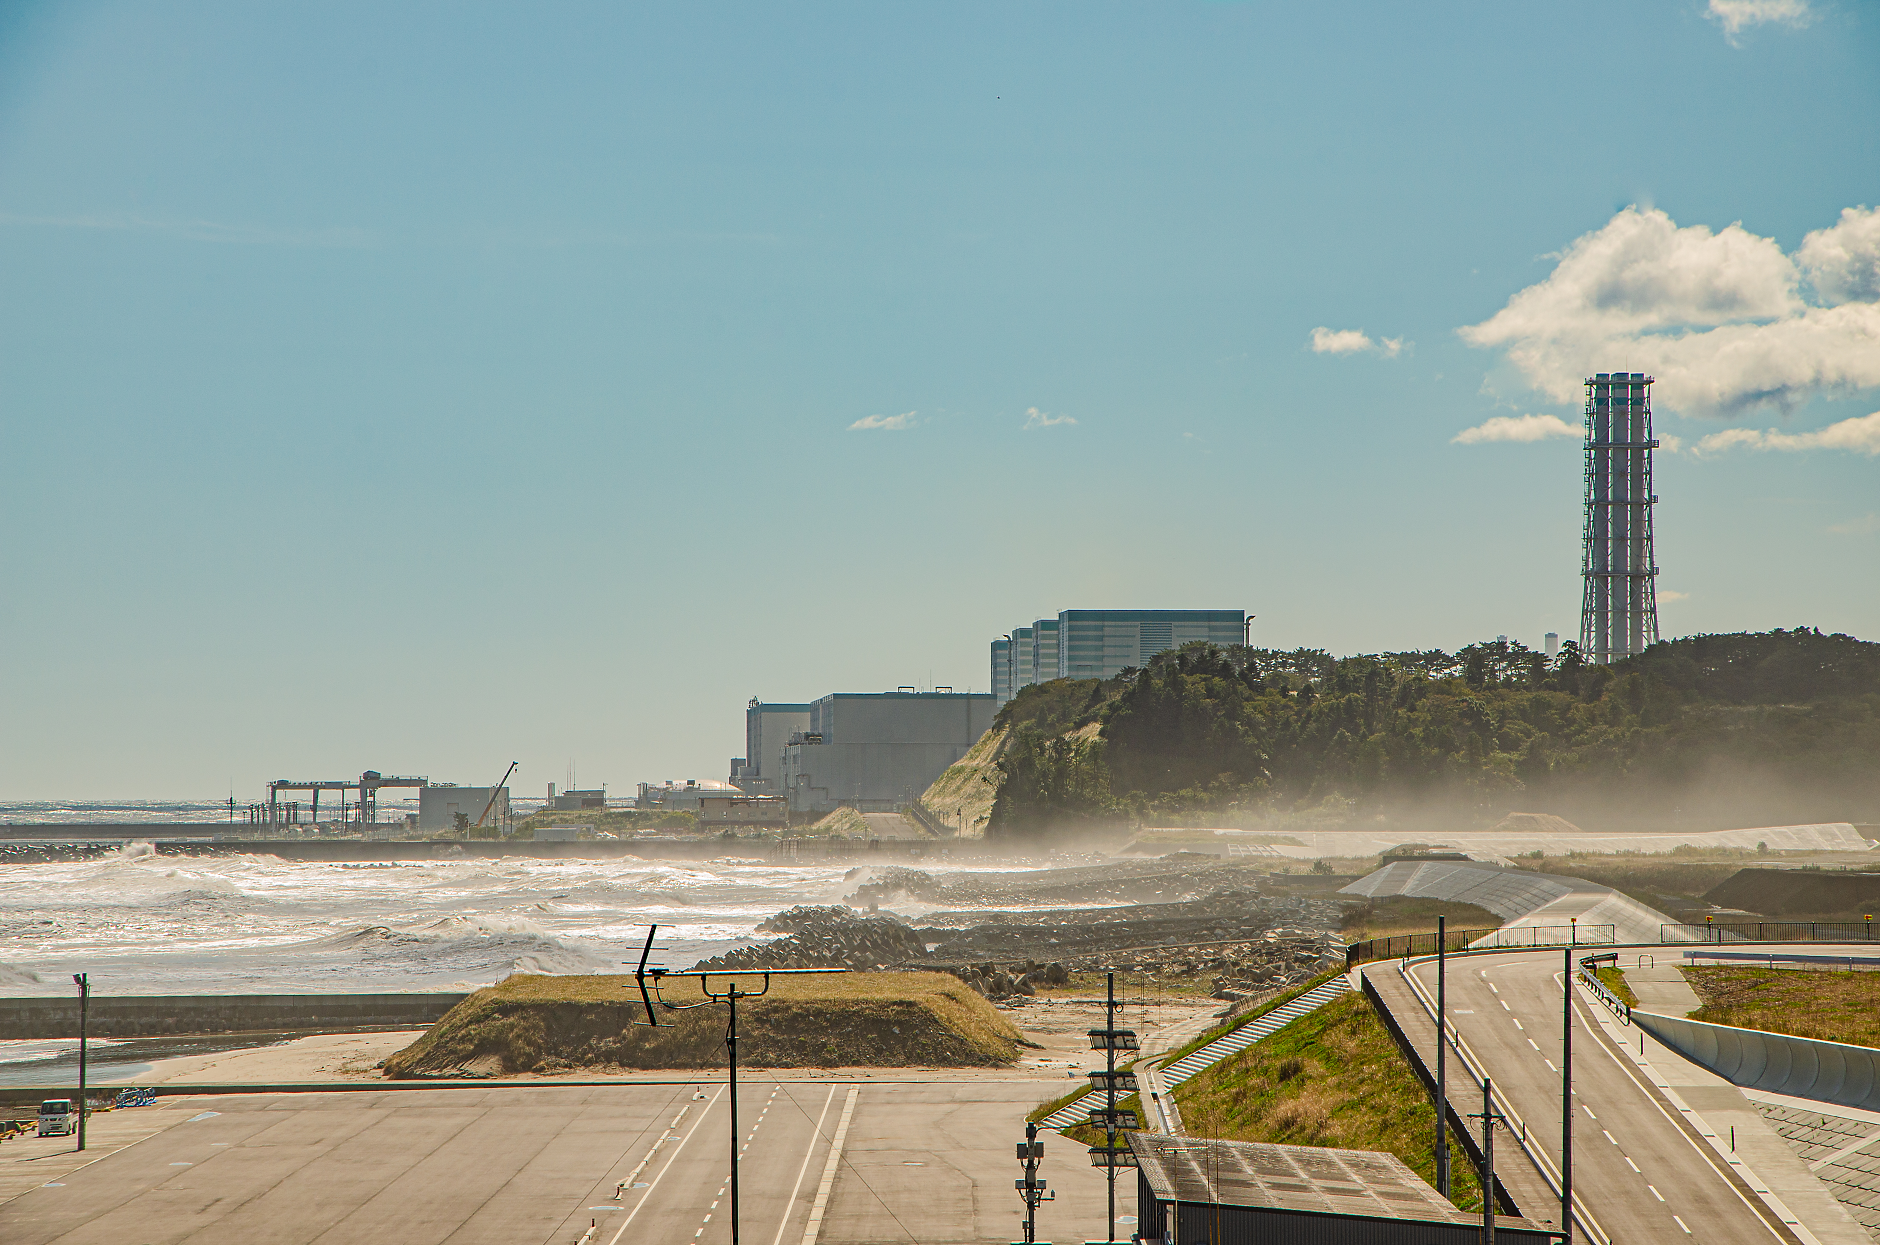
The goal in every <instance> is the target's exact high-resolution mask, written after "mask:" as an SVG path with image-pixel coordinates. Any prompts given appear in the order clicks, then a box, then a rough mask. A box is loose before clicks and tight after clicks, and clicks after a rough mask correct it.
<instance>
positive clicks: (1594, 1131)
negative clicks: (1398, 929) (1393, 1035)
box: [1411, 948, 1800, 1245]
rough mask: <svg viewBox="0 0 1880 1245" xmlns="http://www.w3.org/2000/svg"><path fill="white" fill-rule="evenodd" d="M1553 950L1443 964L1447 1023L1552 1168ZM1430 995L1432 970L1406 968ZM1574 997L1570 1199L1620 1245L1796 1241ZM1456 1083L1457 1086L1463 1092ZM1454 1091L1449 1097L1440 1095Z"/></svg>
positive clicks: (1556, 1127)
mask: <svg viewBox="0 0 1880 1245" xmlns="http://www.w3.org/2000/svg"><path fill="white" fill-rule="evenodd" d="M1563 968H1564V957H1563V955H1562V953H1561V950H1560V949H1559V948H1553V949H1551V950H1548V949H1542V950H1539V951H1511V952H1498V953H1494V954H1490V955H1482V956H1462V957H1456V958H1453V959H1451V960H1450V962H1449V983H1448V999H1449V1013H1450V1020H1451V1023H1452V1024H1453V1025H1454V1026H1455V1029H1456V1032H1458V1033H1459V1034H1460V1036H1461V1038H1462V1040H1463V1041H1464V1042H1465V1043H1466V1044H1467V1045H1468V1046H1469V1047H1470V1049H1471V1050H1472V1051H1473V1052H1474V1054H1475V1055H1476V1057H1477V1058H1478V1059H1480V1060H1481V1062H1482V1063H1483V1064H1484V1065H1485V1066H1486V1068H1487V1070H1488V1074H1489V1075H1490V1076H1491V1077H1493V1078H1494V1081H1495V1087H1496V1089H1497V1091H1499V1092H1500V1093H1501V1094H1504V1095H1506V1096H1507V1099H1508V1101H1509V1102H1510V1103H1511V1104H1512V1105H1513V1107H1514V1109H1515V1110H1516V1111H1517V1112H1519V1114H1520V1115H1521V1116H1523V1117H1524V1118H1525V1120H1526V1122H1527V1125H1528V1128H1529V1130H1530V1135H1531V1137H1532V1138H1533V1139H1535V1140H1537V1141H1538V1142H1539V1144H1540V1147H1541V1149H1542V1150H1543V1151H1544V1152H1545V1153H1546V1155H1547V1156H1548V1158H1549V1159H1550V1160H1551V1161H1552V1162H1553V1164H1554V1165H1555V1167H1556V1170H1557V1168H1558V1164H1559V1162H1560V1131H1561V1130H1560V1124H1561V1114H1560V1107H1561V1101H1560V1100H1561V1094H1560V1060H1561V1011H1562V1007H1561V1004H1562V986H1561V979H1562V973H1563ZM1411 971H1412V972H1413V973H1415V974H1416V975H1417V978H1418V980H1419V981H1420V982H1421V983H1422V984H1423V986H1424V988H1425V990H1426V991H1427V992H1428V993H1429V995H1430V997H1432V998H1433V997H1434V994H1435V975H1436V966H1435V964H1434V963H1430V964H1424V965H1414V966H1413V967H1412V969H1411ZM1597 1006H1599V1004H1597V1003H1594V1002H1591V1000H1590V999H1589V998H1588V997H1587V996H1586V994H1585V992H1584V991H1583V990H1576V991H1575V1002H1574V1012H1575V1014H1574V1035H1573V1036H1574V1042H1573V1070H1574V1087H1575V1098H1574V1106H1575V1110H1574V1146H1573V1156H1574V1164H1573V1180H1574V1189H1575V1192H1576V1194H1577V1195H1578V1196H1577V1198H1576V1202H1577V1204H1578V1205H1579V1206H1582V1207H1584V1208H1585V1209H1586V1210H1587V1211H1588V1212H1590V1214H1591V1216H1592V1218H1593V1220H1594V1221H1595V1223H1596V1225H1597V1227H1598V1228H1600V1229H1603V1230H1604V1232H1605V1233H1607V1234H1609V1239H1611V1240H1612V1241H1614V1242H1617V1243H1620V1245H1634V1243H1635V1242H1638V1243H1643V1242H1664V1241H1677V1240H1696V1241H1699V1242H1703V1243H1705V1245H1710V1243H1712V1242H1715V1243H1717V1245H1770V1243H1771V1242H1774V1241H1799V1240H1800V1238H1799V1237H1797V1236H1796V1235H1795V1234H1794V1232H1793V1231H1792V1230H1790V1229H1789V1228H1788V1227H1787V1226H1786V1225H1784V1224H1783V1223H1782V1222H1781V1221H1780V1219H1779V1218H1778V1217H1777V1216H1776V1215H1775V1213H1774V1212H1773V1211H1771V1210H1770V1209H1769V1208H1768V1207H1767V1206H1765V1205H1764V1204H1763V1203H1762V1202H1761V1201H1760V1200H1759V1199H1757V1198H1756V1196H1755V1194H1754V1193H1752V1192H1751V1191H1750V1190H1749V1189H1748V1187H1747V1186H1745V1185H1744V1184H1743V1182H1742V1180H1741V1179H1740V1178H1739V1177H1737V1176H1736V1175H1735V1174H1734V1173H1732V1172H1731V1171H1730V1169H1729V1166H1728V1164H1727V1163H1725V1162H1724V1161H1723V1160H1722V1159H1721V1158H1719V1157H1718V1155H1717V1154H1716V1153H1715V1151H1713V1150H1712V1149H1711V1147H1710V1145H1709V1143H1708V1142H1706V1141H1705V1140H1704V1139H1703V1138H1702V1137H1700V1136H1699V1135H1698V1134H1697V1133H1696V1132H1695V1131H1694V1130H1693V1129H1692V1128H1691V1126H1690V1125H1689V1124H1688V1123H1687V1122H1686V1121H1685V1120H1684V1119H1683V1118H1682V1117H1681V1116H1680V1115H1679V1114H1678V1112H1677V1111H1676V1110H1675V1109H1674V1108H1672V1107H1671V1105H1670V1104H1669V1103H1668V1102H1667V1101H1666V1100H1665V1099H1664V1097H1663V1096H1662V1095H1661V1094H1659V1093H1658V1092H1657V1091H1656V1090H1655V1089H1654V1088H1652V1086H1651V1085H1650V1084H1649V1083H1648V1082H1647V1081H1646V1080H1645V1079H1644V1078H1643V1077H1642V1076H1640V1075H1639V1074H1638V1071H1637V1069H1636V1068H1634V1067H1633V1066H1632V1065H1631V1063H1630V1061H1629V1060H1627V1059H1626V1058H1625V1056H1624V1055H1623V1054H1621V1053H1620V1052H1617V1051H1615V1050H1614V1048H1613V1046H1612V1044H1611V1042H1610V1041H1609V1040H1608V1039H1607V1037H1606V1036H1605V1034H1604V1032H1603V1031H1602V1029H1601V1027H1600V1025H1599V1024H1598V1023H1597V1021H1596V1019H1595V1018H1594V1017H1593V1016H1592V1014H1591V1013H1590V1011H1589V1008H1590V1007H1597ZM1466 1086H1467V1083H1466V1082H1463V1083H1462V1084H1460V1085H1458V1089H1460V1090H1461V1091H1462V1092H1463V1093H1466V1092H1467V1088H1466ZM1452 1093H1455V1091H1452Z"/></svg>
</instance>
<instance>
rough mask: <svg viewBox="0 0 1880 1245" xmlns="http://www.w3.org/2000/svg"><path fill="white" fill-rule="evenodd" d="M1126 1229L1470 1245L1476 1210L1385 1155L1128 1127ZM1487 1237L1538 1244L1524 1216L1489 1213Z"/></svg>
mask: <svg viewBox="0 0 1880 1245" xmlns="http://www.w3.org/2000/svg"><path fill="white" fill-rule="evenodd" d="M1126 1136H1127V1137H1128V1138H1129V1148H1130V1151H1131V1153H1132V1154H1134V1156H1135V1159H1136V1165H1137V1166H1136V1219H1137V1223H1136V1235H1137V1236H1138V1237H1140V1238H1141V1239H1142V1240H1143V1241H1145V1242H1151V1241H1164V1242H1190V1241H1208V1242H1219V1243H1220V1245H1254V1243H1255V1242H1264V1241H1310V1242H1318V1241H1323V1242H1334V1241H1336V1242H1348V1243H1349V1245H1477V1243H1478V1242H1480V1241H1481V1240H1482V1239H1483V1236H1482V1216H1481V1214H1480V1213H1479V1212H1477V1213H1470V1212H1467V1211H1461V1210H1457V1209H1456V1208H1455V1207H1454V1206H1452V1205H1451V1204H1450V1203H1449V1201H1448V1199H1446V1198H1444V1197H1443V1196H1442V1195H1441V1194H1439V1193H1438V1192H1437V1191H1436V1190H1435V1189H1433V1188H1431V1187H1430V1186H1429V1185H1428V1184H1427V1183H1425V1182H1424V1181H1423V1179H1422V1178H1421V1177H1420V1176H1418V1175H1417V1174H1416V1173H1415V1172H1413V1171H1411V1170H1410V1168H1409V1166H1408V1165H1407V1164H1405V1163H1404V1161H1403V1160H1402V1159H1400V1158H1398V1157H1397V1156H1396V1155H1394V1154H1384V1153H1382V1152H1379V1151H1373V1150H1335V1149H1331V1148H1329V1147H1320V1146H1287V1145H1273V1144H1269V1143H1267V1142H1259V1141H1212V1140H1208V1139H1206V1138H1200V1137H1178V1136H1170V1135H1168V1134H1164V1133H1142V1132H1131V1133H1128V1134H1126ZM1495 1239H1497V1240H1499V1241H1505V1242H1508V1243H1509V1245H1515V1243H1517V1242H1518V1243H1519V1245H1548V1243H1549V1242H1552V1241H1555V1240H1557V1239H1558V1234H1556V1233H1553V1232H1549V1231H1548V1230H1547V1229H1546V1228H1544V1227H1542V1226H1541V1225H1540V1224H1537V1223H1534V1222H1533V1221H1532V1220H1528V1219H1521V1218H1517V1217H1515V1216H1512V1215H1496V1216H1495Z"/></svg>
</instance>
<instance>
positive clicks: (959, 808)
mask: <svg viewBox="0 0 1880 1245" xmlns="http://www.w3.org/2000/svg"><path fill="white" fill-rule="evenodd" d="M1010 737H1011V732H1009V731H1007V730H1004V729H1003V728H1000V727H994V728H993V729H991V730H989V731H987V732H986V733H985V734H983V735H981V736H980V737H979V742H977V743H975V744H974V745H973V746H972V747H971V748H970V749H968V750H967V753H966V755H965V756H963V757H961V758H960V759H959V760H958V761H957V762H955V763H954V764H952V765H950V766H948V767H947V770H946V772H945V773H943V774H941V775H940V777H938V778H936V779H934V780H933V785H932V786H930V787H928V788H927V791H926V793H925V794H924V795H922V796H921V797H920V802H921V803H922V804H924V805H926V807H927V811H928V812H930V813H932V814H933V815H934V816H935V817H937V818H939V819H940V820H941V821H942V822H944V823H946V824H947V825H949V826H963V827H964V828H965V829H964V833H963V834H962V835H961V837H962V838H969V839H970V838H977V837H978V836H979V835H980V833H981V832H982V831H983V830H984V829H985V825H986V820H987V818H989V817H991V816H992V802H993V800H994V799H995V798H996V797H997V796H998V794H999V779H1000V777H1001V775H1000V773H999V757H1000V756H1002V755H1003V754H1004V752H1005V741H1006V740H1007V739H1008V738H1010Z"/></svg>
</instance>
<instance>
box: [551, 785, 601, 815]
mask: <svg viewBox="0 0 1880 1245" xmlns="http://www.w3.org/2000/svg"><path fill="white" fill-rule="evenodd" d="M548 807H549V808H550V809H552V810H553V811H555V812H557V813H571V812H578V811H580V810H581V809H584V808H606V807H607V788H605V787H602V788H600V789H599V790H598V791H594V790H589V791H576V790H574V789H572V788H570V789H569V790H567V791H562V792H559V793H558V792H556V790H555V784H554V783H552V782H551V783H549V784H548Z"/></svg>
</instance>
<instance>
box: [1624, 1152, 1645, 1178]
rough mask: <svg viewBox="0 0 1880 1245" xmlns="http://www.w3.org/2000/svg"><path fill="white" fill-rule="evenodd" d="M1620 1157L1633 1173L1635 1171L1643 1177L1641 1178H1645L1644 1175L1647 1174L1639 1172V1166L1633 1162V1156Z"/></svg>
mask: <svg viewBox="0 0 1880 1245" xmlns="http://www.w3.org/2000/svg"><path fill="white" fill-rule="evenodd" d="M1619 1157H1620V1158H1622V1159H1624V1160H1625V1165H1626V1166H1627V1167H1630V1168H1631V1169H1632V1170H1633V1171H1635V1172H1638V1174H1639V1175H1641V1176H1643V1175H1644V1174H1645V1173H1644V1172H1639V1171H1638V1164H1637V1163H1634V1162H1633V1161H1632V1156H1631V1155H1629V1154H1622V1155H1620V1156H1619Z"/></svg>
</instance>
